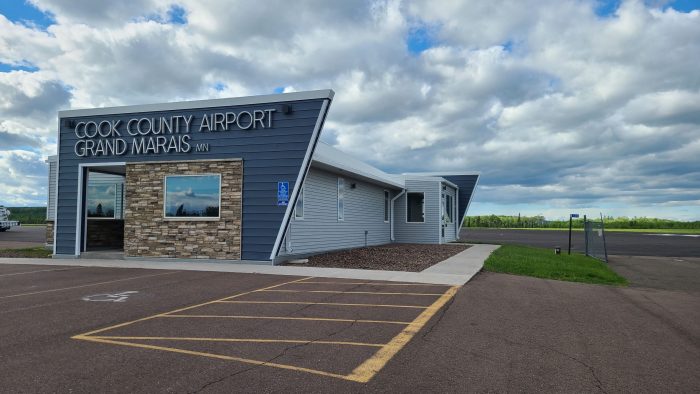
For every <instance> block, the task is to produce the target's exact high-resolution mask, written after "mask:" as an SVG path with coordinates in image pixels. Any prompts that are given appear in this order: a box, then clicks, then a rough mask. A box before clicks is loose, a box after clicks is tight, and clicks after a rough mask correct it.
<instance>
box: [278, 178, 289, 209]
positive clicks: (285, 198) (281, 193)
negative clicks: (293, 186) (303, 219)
mask: <svg viewBox="0 0 700 394" xmlns="http://www.w3.org/2000/svg"><path fill="white" fill-rule="evenodd" d="M288 204H289V182H277V206H286V205H288Z"/></svg>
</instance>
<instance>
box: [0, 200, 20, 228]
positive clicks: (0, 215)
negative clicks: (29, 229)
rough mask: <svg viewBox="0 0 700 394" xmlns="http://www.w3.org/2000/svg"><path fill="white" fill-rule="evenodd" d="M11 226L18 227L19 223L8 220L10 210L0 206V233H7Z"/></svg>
mask: <svg viewBox="0 0 700 394" xmlns="http://www.w3.org/2000/svg"><path fill="white" fill-rule="evenodd" d="M13 226H19V222H18V221H16V220H10V210H9V209H7V208H5V207H3V206H2V205H0V232H3V231H7V230H9V229H10V228H11V227H13Z"/></svg>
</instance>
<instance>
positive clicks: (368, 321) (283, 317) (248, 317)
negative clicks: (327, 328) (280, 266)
mask: <svg viewBox="0 0 700 394" xmlns="http://www.w3.org/2000/svg"><path fill="white" fill-rule="evenodd" d="M161 317H179V318H190V317H191V318H212V319H217V318H220V319H269V320H307V321H333V322H344V323H377V324H403V325H407V324H411V322H407V321H391V320H361V319H333V318H328V317H287V316H246V315H163V316H161Z"/></svg>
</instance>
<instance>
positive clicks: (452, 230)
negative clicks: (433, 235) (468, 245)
mask: <svg viewBox="0 0 700 394" xmlns="http://www.w3.org/2000/svg"><path fill="white" fill-rule="evenodd" d="M445 194H446V195H448V196H452V204H453V207H452V210H453V213H452V218H453V220H452V223H446V224H445V239H444V241H445V242H452V241H454V240H456V239H457V236H456V234H457V231H456V227H455V226H456V224H455V222H457V223H458V222H459V221H460V217H459V216H458V215H457V211H458V210H457V199H456V198H455V197H456V196H455V195H456V194H457V190H455V189H454V188H453V187H450V186H447V189H446V190H445Z"/></svg>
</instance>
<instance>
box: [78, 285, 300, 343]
mask: <svg viewBox="0 0 700 394" xmlns="http://www.w3.org/2000/svg"><path fill="white" fill-rule="evenodd" d="M304 279H308V278H301V279H296V280H292V281H289V282H284V283H280V284H277V285H273V286H268V287H265V289H273V288H275V287H279V286H284V285H286V284H289V283H294V282H298V281H300V280H304ZM257 290H262V289H257ZM255 291H256V290H251V291H246V292H244V293H238V294H235V295H232V296H228V297H224V298H219V299H218V300H213V301H208V302H203V303H201V304H197V305H192V306H187V307H184V308H180V309H175V310H172V311H170V312H165V313H159V314H157V315H151V316H147V317H142V318H141V319H136V320H132V321H128V322H124V323H120V324H115V325H113V326H109V327H105V328H100V329H99V330H94V331H90V332H86V333H84V334H79V335H76V336H74V337H72V338H73V339H85V337H86V336H88V335H93V334H97V333H99V332H104V331H108V330H112V329H115V328H119V327H125V326H129V325H131V324H134V323H138V322H142V321H146V320H151V319H155V318H157V317H162V316H165V315H168V314H170V313H178V312H182V311H186V310H190V309H194V308H199V307H200V306H204V305H209V304H213V303H215V302H221V301H224V300H230V299H231V298H236V297H241V296H244V295H246V294H251V293H254V292H255Z"/></svg>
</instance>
